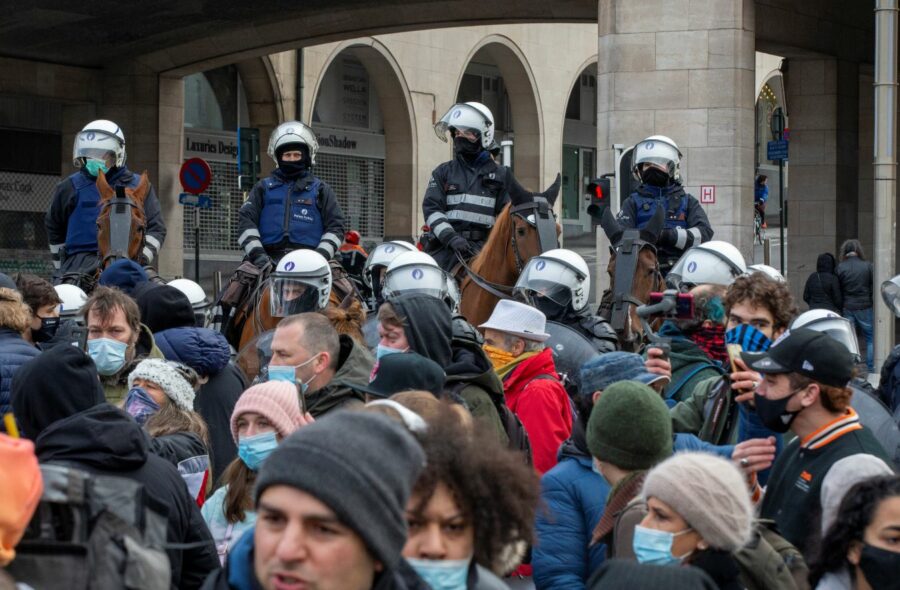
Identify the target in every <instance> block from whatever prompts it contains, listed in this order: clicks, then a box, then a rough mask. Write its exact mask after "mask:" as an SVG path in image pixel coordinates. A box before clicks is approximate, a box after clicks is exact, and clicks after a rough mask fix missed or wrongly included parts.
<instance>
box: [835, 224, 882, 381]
mask: <svg viewBox="0 0 900 590" xmlns="http://www.w3.org/2000/svg"><path fill="white" fill-rule="evenodd" d="M835 274H837V277H838V280H839V281H840V283H841V296H842V298H843V300H844V309H843V312H842V313H841V315H843V316H844V317H845V318H847V319H848V320H850V321H851V322H853V325H854V326H855V327H857V328H859V329H860V330H861V331H862V333H863V337H864V338H865V340H866V367H867V368H868V369H869V372H870V373H874V372H875V359H874V357H873V348H872V342H873V341H872V290H873V288H874V286H873V284H874V278H875V270H874V267H873V266H872V263H871V262H869V261H867V260H866V258H865V256H864V255H863V248H862V244H860V243H859V240H847V241H845V242H844V243H843V244H841V263H840V264H838V266H837V270H836V271H835Z"/></svg>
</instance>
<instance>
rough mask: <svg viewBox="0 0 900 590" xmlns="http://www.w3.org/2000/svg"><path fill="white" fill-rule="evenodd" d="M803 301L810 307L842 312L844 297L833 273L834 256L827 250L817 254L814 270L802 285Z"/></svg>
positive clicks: (838, 281)
mask: <svg viewBox="0 0 900 590" xmlns="http://www.w3.org/2000/svg"><path fill="white" fill-rule="evenodd" d="M803 301H805V302H806V304H807V305H808V306H809V308H810V309H829V310H831V311H833V312H835V313H842V312H843V309H844V298H843V296H842V295H841V282H840V280H839V279H838V277H837V275H836V274H834V256H832V255H831V254H829V253H828V252H826V253H825V254H819V258H818V260H817V261H816V272H814V273H812V274H811V275H809V278H807V279H806V286H805V287H803Z"/></svg>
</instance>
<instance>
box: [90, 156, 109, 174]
mask: <svg viewBox="0 0 900 590" xmlns="http://www.w3.org/2000/svg"><path fill="white" fill-rule="evenodd" d="M84 169H85V170H87V173H88V174H90V175H91V176H93V177H94V178H97V176H99V172H100V170H103V174H106V173H107V172H109V166H107V165H106V162H104V161H103V160H95V159H93V158H91V159H89V160H88V161H86V162H85V163H84Z"/></svg>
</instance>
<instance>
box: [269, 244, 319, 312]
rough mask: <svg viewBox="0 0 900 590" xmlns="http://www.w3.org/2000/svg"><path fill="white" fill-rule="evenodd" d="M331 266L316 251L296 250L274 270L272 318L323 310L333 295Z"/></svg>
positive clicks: (270, 304)
mask: <svg viewBox="0 0 900 590" xmlns="http://www.w3.org/2000/svg"><path fill="white" fill-rule="evenodd" d="M331 280H332V279H331V267H330V266H329V265H328V261H327V260H325V257H324V256H322V255H321V254H319V253H318V252H316V251H315V250H294V251H293V252H289V253H287V254H285V256H284V257H283V258H282V259H281V260H279V261H278V266H277V267H275V272H273V273H272V286H271V287H270V292H269V296H270V301H269V307H270V312H271V314H272V317H277V318H283V317H286V316H289V315H293V314H296V313H303V312H307V311H319V310H320V309H325V307H326V306H327V305H328V296H329V295H331Z"/></svg>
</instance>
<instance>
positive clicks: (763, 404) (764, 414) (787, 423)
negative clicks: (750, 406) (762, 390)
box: [753, 389, 802, 432]
mask: <svg viewBox="0 0 900 590" xmlns="http://www.w3.org/2000/svg"><path fill="white" fill-rule="evenodd" d="M799 391H800V390H799V389H798V390H797V391H795V392H793V393H792V394H790V395H789V396H787V397H784V398H781V399H769V398H766V397H763V396H761V395H760V394H759V393H755V394H753V399H754V401H755V402H756V413H757V414H759V418H760V420H762V422H763V424H764V425H765V426H766V428H768V429H769V430H772V431H774V432H787V431H788V430H789V429H790V427H791V424H792V423H793V422H794V418H796V417H797V415H798V414H800V412H801V411H802V410H796V411H793V412H788V411H787V405H788V402H789V401H790V400H791V398H792V397H794V396H795V395H797V393H798V392H799Z"/></svg>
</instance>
